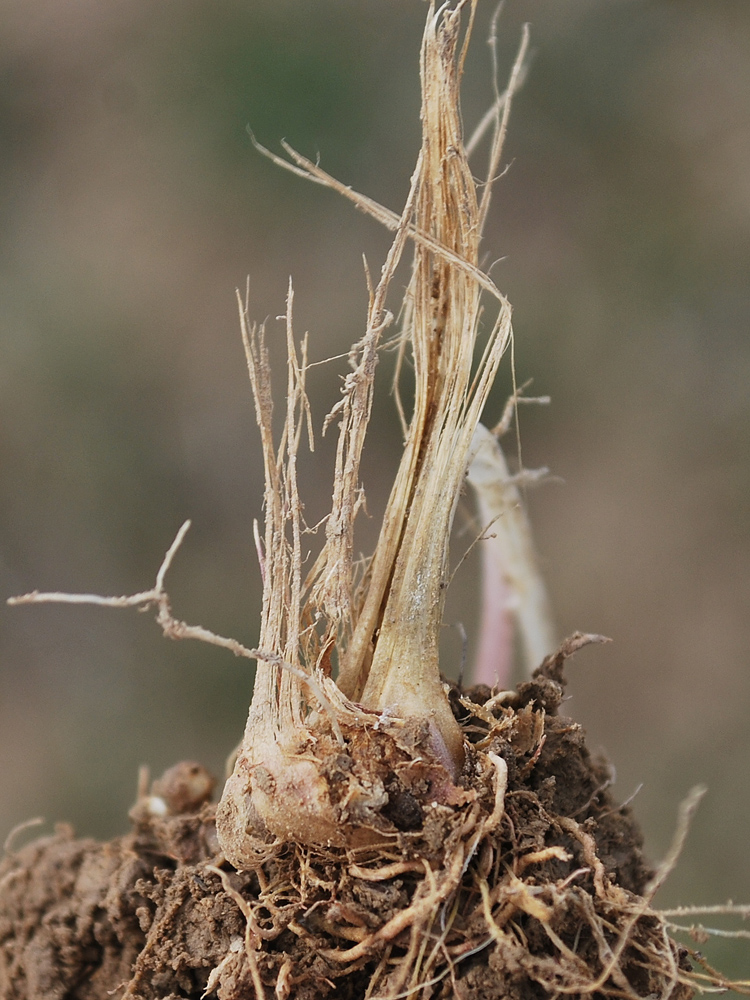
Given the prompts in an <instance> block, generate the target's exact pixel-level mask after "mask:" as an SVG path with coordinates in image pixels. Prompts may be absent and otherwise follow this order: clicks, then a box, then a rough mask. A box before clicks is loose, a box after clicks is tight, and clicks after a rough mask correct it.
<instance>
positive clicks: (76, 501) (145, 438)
mask: <svg viewBox="0 0 750 1000" xmlns="http://www.w3.org/2000/svg"><path fill="white" fill-rule="evenodd" d="M492 9H493V5H492V4H484V3H483V4H482V5H480V12H479V15H478V24H477V29H476V35H475V40H474V47H473V51H472V54H471V57H470V60H469V64H468V68H467V79H466V87H465V93H464V117H465V121H466V126H467V131H471V130H472V129H473V126H474V124H475V123H476V122H477V121H478V120H479V118H480V117H481V115H482V113H483V112H484V111H485V110H486V108H487V107H488V105H489V103H490V101H491V99H492V88H491V74H490V59H489V50H488V48H487V45H486V44H485V39H486V38H487V34H488V24H489V19H490V16H491V14H492ZM424 14H425V4H424V3H422V2H419V0H378V2H377V3H376V2H367V3H360V4H345V3H343V2H341V0H338V2H335V0H294V2H292V0H287V2H281V0H273V2H270V0H252V2H250V0H244V2H239V0H222V3H220V4H216V3H212V4H208V3H205V2H199V0H179V2H177V0H162V2H160V3H158V4H154V3H151V2H147V0H121V2H120V3H117V4H101V3H97V2H94V0H68V2H66V3H65V4H64V5H61V4H58V3H54V2H52V0H24V2H23V3H18V2H15V0H0V18H1V19H2V23H3V32H2V35H1V36H0V143H1V144H2V151H1V152H0V220H1V221H0V464H1V467H2V480H1V482H0V592H1V593H2V597H3V598H5V597H7V596H9V595H11V594H15V593H21V592H25V591H28V590H31V589H33V588H38V589H42V590H46V589H54V590H58V589H59V590H69V591H87V592H91V591H93V592H99V593H103V594H120V593H131V592H134V591H138V590H143V589H147V588H149V587H150V586H151V585H152V583H153V579H154V575H155V572H156V570H157V568H158V565H159V563H160V561H161V559H162V556H163V553H164V551H165V549H166V548H167V546H168V545H169V543H170V542H171V540H172V538H173V536H174V534H175V532H176V530H177V528H178V527H179V525H180V524H181V523H182V521H183V520H184V519H185V518H187V517H190V518H192V519H193V528H192V530H191V532H190V533H189V535H188V537H187V540H186V542H185V544H184V546H183V549H182V551H181V552H180V554H179V555H178V557H177V559H176V561H175V564H174V568H173V570H172V573H171V577H170V579H169V581H168V583H169V589H170V592H171V594H172V597H173V599H174V603H175V611H176V614H178V616H180V617H183V618H185V619H187V620H188V621H191V622H193V623H199V624H203V625H205V626H207V627H210V628H212V629H214V630H216V631H218V632H221V633H223V634H227V635H232V636H235V637H236V638H238V639H240V640H241V641H243V642H245V643H248V644H252V643H254V642H255V641H256V638H257V627H258V618H259V601H260V580H259V573H258V569H257V564H256V560H255V555H254V549H253V543H252V520H253V518H254V517H260V516H261V499H262V469H261V465H260V454H259V446H258V436H257V431H256V428H255V421H254V412H253V407H252V400H251V395H250V389H249V385H248V381H247V374H246V370H245V364H244V358H243V353H242V348H241V343H240V337H239V332H238V322H237V314H236V313H237V311H236V303H235V297H234V289H235V288H236V287H241V288H243V289H244V288H245V284H246V282H247V281H249V299H250V312H251V314H252V315H253V316H255V317H257V319H258V320H263V319H264V318H266V317H269V323H268V329H269V336H270V339H271V350H272V356H273V361H274V363H275V370H276V373H277V376H278V378H277V384H278V387H279V390H280V391H282V390H283V384H284V381H285V376H284V373H283V350H282V346H283V344H282V341H283V326H282V324H281V323H278V322H277V321H276V319H275V317H276V316H278V315H279V314H280V313H282V312H283V310H284V299H285V294H286V287H287V282H288V279H289V276H290V275H292V276H293V278H294V285H295V293H296V299H295V313H296V318H295V325H296V329H297V332H298V334H302V333H303V332H304V331H305V330H309V331H310V344H311V347H310V353H311V358H312V360H315V361H317V360H322V359H324V358H326V357H329V356H331V355H336V354H339V353H341V352H342V351H346V350H347V348H348V346H349V344H350V343H351V342H352V341H353V340H354V339H356V338H358V337H359V336H360V335H361V333H362V331H363V328H364V317H365V309H366V291H365V283H364V278H363V268H362V254H363V253H365V254H366V255H367V259H368V261H369V263H370V267H371V269H372V270H373V272H374V273H376V272H377V271H379V268H380V265H381V263H382V260H383V257H384V254H385V252H386V249H387V247H388V243H389V239H388V234H386V233H384V232H382V231H380V230H379V228H378V226H377V224H376V223H374V222H372V221H371V220H369V219H367V218H365V217H364V216H362V215H360V214H358V213H357V212H356V211H355V210H354V209H353V208H352V207H351V206H350V205H349V204H348V203H345V202H343V201H342V200H340V199H339V198H337V196H335V195H334V194H332V193H331V192H329V191H326V190H323V189H322V188H319V187H314V186H312V185H309V184H306V183H305V182H303V181H301V180H299V179H298V178H295V177H292V176H291V175H289V174H287V173H285V172H283V171H280V170H279V169H278V168H276V167H274V166H273V165H272V164H270V163H269V162H268V161H266V160H264V159H263V158H261V157H260V156H259V155H258V154H257V153H256V152H255V151H254V150H253V149H252V147H251V144H250V142H249V139H248V136H247V133H246V125H248V124H250V125H251V126H252V128H253V130H254V131H255V133H256V135H257V136H258V138H259V139H260V141H262V142H263V143H265V144H266V145H268V146H270V147H271V148H274V149H278V148H279V147H278V142H279V140H280V139H281V138H286V139H288V140H289V141H290V142H291V143H292V144H293V145H294V146H295V147H296V148H297V149H299V150H301V151H302V152H304V153H305V154H307V155H309V156H311V157H313V158H315V157H316V156H318V155H319V156H320V159H321V163H322V165H323V166H324V167H325V168H326V169H327V170H328V171H330V172H331V173H333V174H334V175H335V176H337V177H338V178H340V179H341V180H342V181H344V182H345V183H347V184H351V185H352V186H354V187H355V188H357V189H358V190H360V191H363V192H365V193H367V194H369V195H371V196H373V197H375V198H376V199H378V200H379V201H381V202H383V203H384V204H386V205H387V206H389V207H390V208H393V209H395V210H400V208H401V206H402V203H403V199H404V197H405V195H406V191H407V187H408V180H409V176H410V172H411V169H412V166H413V163H414V159H415V156H416V153H417V150H418V146H419V121H418V111H419V90H418V79H417V59H418V49H419V41H420V35H421V27H422V21H423V17H424ZM524 21H530V22H531V26H532V35H531V37H532V48H533V61H532V66H531V72H530V75H529V78H528V80H527V83H526V85H525V87H524V89H523V91H522V93H521V94H520V95H519V96H518V98H517V101H516V104H515V106H514V113H513V117H512V122H511V130H510V136H509V139H508V143H507V147H506V163H507V164H508V165H509V169H508V172H507V174H506V176H504V177H503V178H502V180H501V181H500V182H499V183H498V184H497V187H496V192H495V195H494V198H493V205H492V211H491V217H490V221H489V226H488V231H487V236H486V239H485V244H484V245H485V249H486V254H487V256H486V260H485V265H486V266H489V264H490V263H491V262H492V261H493V260H495V259H496V258H502V260H500V261H499V262H498V263H495V264H494V265H493V269H492V275H493V277H494V279H495V281H496V282H497V284H498V285H499V286H500V288H501V289H502V290H503V291H504V292H505V293H507V294H508V296H509V297H510V299H511V301H512V302H513V304H514V309H515V313H514V315H515V333H516V366H517V373H518V378H519V381H523V380H525V379H527V378H530V377H533V378H534V386H533V390H532V391H536V392H539V393H548V394H549V395H550V396H551V397H552V405H551V407H549V408H545V409H542V408H528V407H527V408H525V409H523V410H522V413H521V430H522V443H523V448H524V451H523V456H524V461H525V463H526V465H527V466H530V467H534V466H537V465H548V466H550V468H551V469H552V471H553V472H554V473H555V475H556V476H557V477H559V481H557V482H555V483H551V484H548V485H546V486H544V487H541V488H537V489H536V490H535V491H534V492H533V493H532V494H531V495H530V498H529V501H530V505H531V508H532V516H533V519H534V524H535V529H536V533H537V542H538V548H539V551H540V554H541V559H542V562H543V565H544V569H545V572H546V576H547V579H548V582H549V587H550V590H551V593H552V598H553V602H554V606H555V609H556V615H557V620H558V625H559V630H560V635H561V636H562V635H564V634H567V633H569V632H571V631H573V630H574V629H582V630H586V631H596V632H601V633H605V634H606V635H609V636H611V637H612V638H613V639H614V640H615V641H614V643H613V644H612V645H610V646H606V647H596V648H592V649H588V650H585V651H583V652H581V653H580V654H579V655H578V656H577V657H576V659H575V660H574V661H573V663H572V665H571V667H570V670H569V677H570V686H569V694H570V695H571V698H570V700H569V702H568V704H567V709H568V710H569V712H570V713H571V714H573V715H574V716H575V718H576V719H577V720H579V721H580V722H582V723H583V724H584V725H585V727H586V729H587V730H588V733H589V739H590V745H591V747H592V749H593V750H594V751H595V752H598V751H603V752H606V753H607V754H608V755H609V757H610V759H611V760H612V761H613V763H614V765H615V767H616V771H617V782H616V786H615V790H614V791H615V795H616V796H618V797H619V798H620V799H621V800H622V799H625V798H627V797H629V796H630V795H632V794H633V792H634V791H635V790H636V788H638V787H639V786H642V787H641V788H640V791H639V793H638V795H637V796H636V799H635V801H634V809H635V811H636V813H637V815H638V817H639V818H640V820H641V822H642V824H643V827H644V830H645V836H646V847H647V851H648V854H649V855H650V857H651V858H653V859H658V858H660V857H661V856H662V855H663V853H664V852H665V850H666V848H667V846H668V844H669V841H670V838H671V835H672V831H673V828H674V823H675V816H676V810H677V806H678V803H679V802H680V800H681V799H682V798H683V797H684V796H685V794H686V793H687V791H688V790H689V789H690V788H691V786H693V785H694V784H696V783H697V782H704V783H705V784H706V785H707V786H708V788H709V792H708V794H707V796H706V798H705V799H704V802H703V805H702V807H701V809H700V812H699V814H698V817H697V819H696V821H695V824H694V828H693V831H692V833H691V836H690V839H689V841H688V844H687V848H686V851H685V853H684V856H683V858H682V861H681V863H680V866H679V869H678V870H677V872H676V873H675V874H674V875H673V876H672V878H671V880H670V882H669V883H668V885H667V887H666V888H665V889H664V890H663V892H662V895H661V897H660V898H661V901H662V903H663V904H664V905H673V904H676V903H679V902H682V903H717V902H722V901H725V900H726V899H728V898H730V897H731V898H734V899H735V900H744V901H750V866H749V865H748V861H747V850H746V845H747V843H748V841H749V839H750V729H749V727H748V718H749V717H750V669H749V668H750V534H749V532H748V528H749V527H750V400H749V395H748V382H749V380H750V338H749V337H748V321H749V320H750V290H749V287H748V281H747V267H748V261H750V4H748V3H747V2H746V0H734V2H732V0H711V2H707V0H703V2H700V0H683V2H681V3H674V2H670V0H651V2H645V0H609V2H607V3H603V2H602V0H567V2H566V3H565V4H559V3H555V2H553V0H508V2H507V4H506V7H505V10H504V13H503V16H502V20H501V38H500V46H499V48H500V63H501V77H502V79H504V78H505V75H506V74H507V70H508V68H509V66H510V64H511V61H512V58H513V54H514V51H515V49H516V47H517V44H518V40H519V36H520V27H521V24H522V23H523V22H524ZM483 156H484V150H480V151H479V155H478V158H477V161H476V169H477V173H478V174H481V173H482V172H483V169H484V168H483V160H482V157H483ZM743 262H744V263H743ZM393 304H394V305H395V304H396V303H395V302H394V303H393ZM391 364H392V359H391V358H390V357H388V356H385V357H384V358H383V360H382V363H381V369H380V374H381V385H380V389H379V395H378V398H377V400H376V410H375V425H376V427H377V434H375V433H373V436H372V438H371V439H370V442H369V449H368V452H367V453H366V458H365V468H364V482H365V486H366V488H367V491H368V496H369V501H370V512H371V514H372V515H373V518H372V519H371V521H370V522H366V521H363V535H362V538H363V544H369V542H368V538H369V537H371V536H372V534H373V531H374V526H375V525H376V523H377V513H378V511H380V510H381V509H382V505H383V502H384V497H385V495H386V494H387V490H388V487H389V485H390V480H389V476H390V475H391V472H392V470H393V469H394V468H395V464H396V461H397V458H398V449H399V430H398V426H397V423H396V420H395V415H394V410H393V405H392V402H391V401H390V399H389V397H388V383H389V380H390V365H391ZM345 370H346V368H345V362H344V361H336V362H332V363H331V364H330V365H326V366H320V367H317V368H315V369H313V370H312V371H311V373H310V379H309V389H310V396H311V402H312V406H313V412H314V416H315V421H316V427H317V428H318V429H319V428H320V426H321V423H322V420H323V417H324V415H325V413H326V412H327V409H328V408H329V407H330V405H332V403H333V402H334V401H335V399H336V398H337V394H338V390H339V385H340V376H341V374H342V373H343V372H344V371H345ZM508 385H509V378H508V374H507V371H506V372H505V374H504V375H503V377H502V378H501V380H500V384H499V385H498V388H497V390H496V392H495V395H494V396H493V399H492V401H491V403H490V411H491V412H490V414H489V417H488V419H489V420H492V419H496V418H497V416H499V413H500V410H501V408H502V404H503V401H504V396H505V394H506V392H507V388H508ZM279 398H281V397H279ZM331 446H332V442H327V443H325V442H324V446H323V447H322V448H321V450H320V452H316V456H315V460H314V461H307V462H305V463H304V464H303V469H302V477H303V482H302V490H303V493H304V496H305V498H306V502H307V516H308V520H309V521H310V522H314V521H315V520H316V519H317V518H318V517H319V516H321V515H322V514H323V513H324V512H325V510H326V509H327V506H326V505H327V502H328V498H329V496H330V490H331V465H330V455H331ZM461 517H463V518H464V520H465V519H466V517H468V512H462V513H461V515H460V518H461ZM460 518H459V520H460ZM465 544H466V541H465V539H464V540H459V545H458V546H457V548H456V550H455V551H456V560H457V559H458V557H459V556H460V553H461V551H462V548H463V547H464V546H465ZM475 577H476V565H474V568H473V569H472V564H471V563H470V564H469V565H468V567H467V568H465V569H464V570H463V573H462V575H461V576H459V577H457V579H456V582H455V583H454V586H453V592H452V594H451V606H450V609H449V614H448V619H449V621H451V622H453V621H458V620H461V621H463V623H464V624H465V625H466V627H467V629H468V631H469V637H470V652H471V642H472V639H473V637H474V633H473V632H472V627H473V626H474V625H475V621H474V617H473V609H474V607H475V606H476V594H475V591H474V590H473V587H474V580H475ZM0 629H1V632H0V762H1V766H0V838H2V837H4V836H5V834H6V833H7V832H8V831H10V830H11V828H12V827H14V825H15V824H17V823H19V822H21V821H22V820H25V819H27V818H29V817H33V816H43V817H45V819H46V821H47V824H51V823H52V822H53V821H57V820H69V821H70V822H72V823H73V824H74V826H75V828H76V830H77V831H78V832H79V833H80V834H81V835H91V836H95V837H102V838H105V837H110V836H113V835H115V834H118V833H120V832H123V831H124V830H125V829H126V827H127V819H126V812H127V809H128V807H129V805H130V804H131V803H132V801H133V800H134V797H135V790H136V774H137V769H138V766H139V765H140V764H148V765H150V767H151V769H152V773H154V774H158V773H159V772H160V771H161V770H162V769H164V768H166V767H167V766H169V765H171V764H172V763H174V762H175V761H177V760H180V759H183V758H192V759H196V760H199V761H202V762H203V763H205V764H206V765H208V766H209V767H210V768H211V769H213V770H214V772H215V773H217V774H221V773H222V771H223V762H224V759H225V757H226V756H227V754H228V753H229V752H230V751H231V749H232V747H233V746H234V745H235V743H236V742H237V740H238V739H239V736H240V734H241V731H242V728H243V725H244V720H245V716H246V712H247V706H248V703H249V698H250V693H251V686H252V671H251V669H250V668H249V665H248V664H247V663H246V662H242V661H239V660H235V659H234V658H233V657H232V656H231V655H229V654H228V653H224V652H223V651H221V650H215V649H211V648H209V647H203V646H200V645H197V644H190V643H171V642H167V641H165V640H164V639H162V638H161V636H160V633H159V630H158V629H157V627H156V626H155V624H154V623H153V620H152V616H151V615H149V614H145V615H142V614H138V613H137V612H135V611H112V610H100V609H95V608H70V607H68V608H65V607H54V606H43V607H31V608H28V607H26V608H15V609H9V608H7V607H6V606H5V604H4V603H3V604H2V605H0ZM447 633H450V630H447ZM451 644H452V645H451ZM445 645H446V653H445V656H444V663H445V670H446V672H447V673H451V672H452V671H453V672H455V665H456V663H457V662H458V659H459V652H460V643H459V641H458V639H457V638H456V636H455V635H453V636H452V637H451V634H447V639H446V644H445ZM705 951H706V952H707V953H708V954H710V956H711V957H712V959H713V960H714V961H715V962H718V963H721V964H722V965H723V966H724V967H725V968H726V969H727V971H730V972H732V973H734V974H735V975H745V976H748V974H750V947H748V942H747V941H745V942H744V943H741V944H740V945H730V944H721V943H719V945H715V944H714V945H709V946H706V948H705Z"/></svg>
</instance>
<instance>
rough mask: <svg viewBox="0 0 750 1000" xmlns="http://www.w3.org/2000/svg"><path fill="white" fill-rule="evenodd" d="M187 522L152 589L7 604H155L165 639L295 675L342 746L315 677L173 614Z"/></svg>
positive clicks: (24, 598)
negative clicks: (174, 575) (173, 574)
mask: <svg viewBox="0 0 750 1000" xmlns="http://www.w3.org/2000/svg"><path fill="white" fill-rule="evenodd" d="M190 523H191V522H190V521H189V520H187V521H185V523H184V524H183V525H182V527H181V528H180V530H179V531H178V532H177V534H176V535H175V539H174V541H173V542H172V544H171V545H170V546H169V548H168V549H167V553H166V555H165V556H164V559H163V560H162V564H161V566H160V567H159V572H158V573H157V574H156V583H155V585H154V587H153V589H152V590H144V591H142V592H141V593H139V594H130V595H128V596H122V597H102V596H101V595H100V594H65V593H61V592H58V591H52V592H49V593H41V592H40V591H38V590H32V591H31V592H30V593H28V594H21V595H20V596H18V597H9V598H8V602H7V603H8V604H10V605H12V606H15V605H20V604H95V605H97V606H98V607H104V608H134V607H139V606H140V607H142V608H144V610H145V609H146V608H148V607H153V606H156V608H157V613H156V621H157V622H158V624H159V625H160V627H161V630H162V632H163V634H164V636H165V637H166V638H167V639H196V640H197V641H198V642H205V643H208V644H209V645H211V646H220V647H221V648H222V649H228V650H229V651H230V652H231V653H234V655H235V656H242V657H244V658H245V659H247V660H262V661H263V662H265V663H272V664H274V665H275V666H277V667H280V668H282V669H283V670H287V671H289V672H290V673H291V674H293V675H294V676H295V677H298V678H299V679H300V680H301V681H302V682H303V683H304V684H305V685H306V686H307V688H308V690H309V691H310V692H311V694H312V695H313V697H314V698H315V699H316V700H317V701H318V702H319V703H320V706H321V708H322V709H323V711H324V712H325V713H326V715H327V716H328V719H329V721H330V723H331V728H332V729H333V732H334V735H335V737H336V740H337V742H338V743H339V745H340V746H343V745H344V743H345V740H344V734H343V733H342V731H341V726H340V725H339V723H338V719H337V718H336V710H335V709H334V707H333V704H332V703H331V700H330V698H329V697H328V696H327V695H326V693H325V691H324V690H323V685H322V684H321V683H320V682H319V681H318V680H317V679H316V678H315V677H313V676H312V675H311V674H308V673H306V672H305V671H304V670H301V669H300V668H299V667H295V666H294V664H292V663H287V661H286V660H284V658H283V657H282V656H280V655H279V654H278V653H272V652H270V651H269V650H265V649H249V648H248V647H247V646H244V645H243V644H242V643H241V642H238V641H237V640H236V639H230V638H227V637H226V636H223V635H217V633H216V632H212V631H211V630H210V629H207V628H203V626H202V625H188V623H187V622H184V621H181V620H180V619H179V618H175V617H174V615H173V614H172V607H171V601H170V597H169V594H168V592H167V591H166V590H165V589H164V578H165V577H166V574H167V572H168V570H169V568H170V566H171V565H172V561H173V559H174V557H175V555H176V554H177V551H178V549H179V548H180V545H181V544H182V542H183V539H184V538H185V535H186V534H187V532H188V530H189V528H190Z"/></svg>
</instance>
